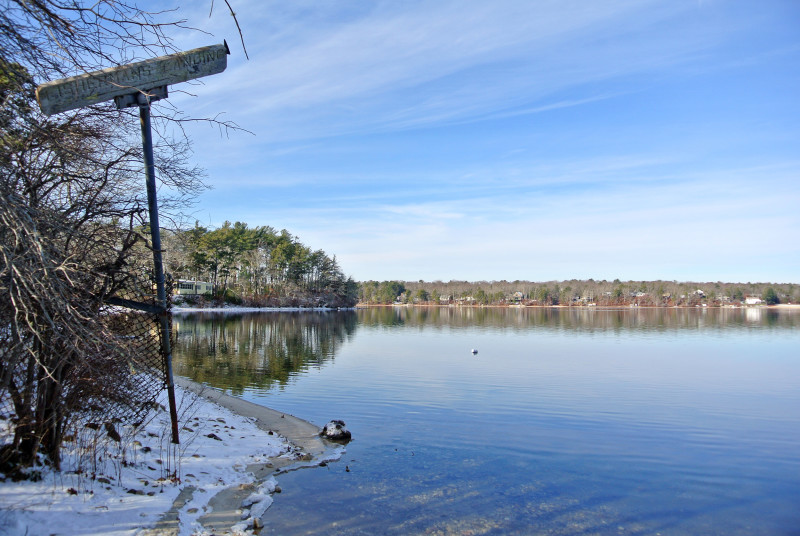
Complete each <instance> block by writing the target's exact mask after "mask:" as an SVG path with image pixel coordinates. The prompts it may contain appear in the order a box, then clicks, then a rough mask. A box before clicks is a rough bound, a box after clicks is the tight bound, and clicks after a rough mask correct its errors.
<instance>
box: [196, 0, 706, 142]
mask: <svg viewBox="0 0 800 536" xmlns="http://www.w3.org/2000/svg"><path fill="white" fill-rule="evenodd" d="M200 5H201V7H202V6H205V3H201V4H200ZM691 8H692V6H691V5H687V4H684V3H681V2H674V3H669V4H667V5H665V4H664V3H660V2H655V1H651V0H637V1H634V0H617V1H612V2H604V3H603V4H602V6H600V5H598V4H597V3H594V2H583V1H571V2H536V3H530V2H514V1H507V0H503V1H499V2H491V3H487V2H436V3H431V2H411V3H405V2H403V3H397V2H387V3H378V4H376V7H374V9H369V10H364V11H362V12H358V13H351V14H350V17H349V18H348V17H345V20H341V15H339V14H337V13H335V12H331V11H330V6H323V7H321V8H317V7H313V8H312V7H309V8H308V9H307V10H303V8H296V9H295V10H293V11H291V12H289V13H287V10H286V9H285V8H282V7H281V5H280V4H277V3H272V2H264V3H255V4H254V3H252V2H244V3H242V5H241V7H239V8H238V16H239V18H240V22H242V26H243V30H244V32H245V38H246V42H248V44H249V46H248V49H249V51H250V53H251V61H249V62H246V61H242V59H241V57H239V58H237V59H235V60H234V59H232V60H231V66H230V67H229V69H228V71H227V72H226V73H224V74H223V75H220V76H218V77H215V78H210V79H207V80H206V81H205V84H206V86H207V87H206V88H204V91H203V94H204V95H203V98H204V99H211V102H209V103H206V104H204V106H211V107H217V108H218V107H219V105H220V102H219V101H218V100H216V99H214V98H213V97H212V96H213V95H219V96H222V97H223V98H224V99H225V100H226V101H227V102H231V103H235V104H236V105H237V109H238V110H245V111H246V112H245V114H244V115H245V118H242V122H243V123H244V124H245V126H247V125H248V123H250V120H252V119H254V118H255V117H258V118H259V122H261V121H263V124H264V125H269V128H268V129H265V130H261V129H257V128H256V130H258V131H259V132H258V134H259V136H261V137H262V138H261V139H262V142H263V141H264V140H265V139H266V140H268V141H276V140H286V139H301V138H309V137H312V138H313V137H324V136H330V135H333V134H341V133H354V132H367V131H374V130H386V129H390V130H391V129H398V128H411V127H418V126H420V125H425V124H436V123H441V122H458V121H465V120H470V119H472V118H485V117H487V116H491V115H493V114H498V115H499V116H502V114H504V113H536V112H540V111H546V110H551V109H553V108H554V107H564V106H578V105H582V104H585V103H587V102H593V101H595V100H597V99H602V98H607V96H608V94H609V92H608V91H601V92H599V93H594V92H592V91H589V92H588V93H585V94H584V95H583V96H582V97H579V98H567V99H555V100H553V99H551V102H543V101H542V99H546V98H548V97H550V96H552V95H554V94H556V93H557V92H559V91H562V90H565V89H569V88H575V87H580V86H585V85H586V84H589V83H592V82H597V81H602V80H610V79H618V78H623V77H627V76H632V75H643V74H645V73H648V72H653V71H654V70H657V69H660V68H664V66H673V65H680V64H682V63H686V62H689V61H691V60H692V59H693V58H694V56H695V55H696V54H698V53H700V52H702V51H703V50H704V49H705V48H706V47H708V46H709V45H710V43H709V35H708V32H705V31H693V32H682V33H681V34H679V35H678V34H674V33H671V32H669V31H665V28H664V25H667V24H668V23H669V21H670V20H671V19H672V18H674V17H675V16H677V15H678V14H680V13H681V12H683V11H685V10H687V9H691ZM216 9H217V10H219V9H220V7H219V6H217V8H216ZM317 9H320V10H321V12H322V13H323V15H325V14H327V16H329V17H330V20H326V19H324V18H323V17H322V16H320V15H319V14H318V13H315V11H316V10H317ZM206 10H207V7H206V8H204V9H202V10H199V11H198V12H197V15H198V17H197V19H196V20H193V21H192V22H193V23H195V24H201V23H205V24H204V25H206V26H208V29H211V27H210V22H206V21H207V20H208V19H207V18H206V13H205V12H206ZM251 14H254V15H253V16H251ZM219 15H220V14H219V13H217V16H216V17H215V19H211V20H212V21H215V22H216V21H217V20H218V19H219ZM265 22H266V23H267V24H266V26H267V27H266V28H263V25H264V23H265ZM229 26H230V24H228V25H227V30H228V31H230V27H229ZM284 26H285V27H284ZM276 30H277V31H276ZM270 31H273V32H275V34H274V35H273V34H271V33H270ZM229 41H230V39H229ZM634 41H635V43H636V46H635V47H632V46H631V44H632V42H634ZM612 93H613V92H612ZM514 108H524V110H519V111H518V112H510V111H509V110H511V109H514ZM234 115H235V114H234ZM234 119H236V118H235V117H234Z"/></svg>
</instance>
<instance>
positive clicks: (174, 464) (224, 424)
mask: <svg viewBox="0 0 800 536" xmlns="http://www.w3.org/2000/svg"><path fill="white" fill-rule="evenodd" d="M176 391H177V392H176V395H177V399H178V405H179V422H180V425H181V430H180V434H181V444H180V445H177V446H176V445H172V444H171V443H170V420H169V414H168V412H166V411H164V410H163V408H158V409H156V410H154V412H152V413H151V415H150V418H149V420H148V421H147V422H146V423H145V424H144V425H142V426H140V427H139V428H138V429H136V431H133V430H132V429H131V428H124V429H120V434H121V435H122V440H121V441H120V442H117V441H114V440H112V439H111V438H109V437H108V435H107V434H106V432H105V430H104V429H103V428H101V429H100V430H91V429H83V430H81V432H80V434H78V437H76V438H74V439H72V438H70V440H69V441H65V444H64V451H63V452H64V454H63V461H62V471H61V472H58V473H57V472H54V471H52V470H50V469H49V468H47V467H44V468H38V469H39V470H40V471H41V480H39V481H38V482H33V481H30V480H28V481H22V482H12V481H11V480H10V479H7V480H5V481H0V534H2V535H9V536H18V535H19V536H22V535H31V534H54V535H61V536H68V535H73V536H77V535H99V534H104V535H115V536H133V535H136V534H140V533H142V532H145V533H146V529H147V528H148V527H153V526H154V524H155V523H156V522H158V521H159V520H160V519H161V518H162V516H163V515H164V514H165V513H166V512H168V511H169V510H170V509H171V508H173V503H174V502H175V499H176V498H177V497H178V495H179V493H180V492H181V491H182V490H186V489H187V488H193V490H194V493H192V494H191V496H190V498H189V500H188V502H186V504H182V505H179V507H178V510H177V517H178V523H177V524H176V528H177V533H178V534H180V535H181V536H188V535H194V534H197V535H203V534H210V532H209V531H207V530H206V529H204V528H203V527H202V526H201V525H200V524H199V522H198V520H199V519H200V518H201V517H202V516H203V515H204V514H206V513H207V512H208V511H209V510H210V502H211V501H212V499H213V498H214V497H215V496H216V495H217V494H219V493H220V492H221V491H223V490H226V489H229V488H232V487H238V486H240V485H253V484H255V488H254V492H253V494H252V495H251V496H250V497H249V498H248V499H247V500H245V501H244V503H242V505H241V507H240V508H241V509H242V513H241V516H240V517H241V519H242V522H241V523H238V524H236V525H234V526H233V527H232V528H231V529H230V530H229V531H228V533H230V534H252V530H251V528H252V526H253V523H252V519H253V518H254V517H256V518H257V517H260V515H261V514H263V512H264V511H265V510H266V509H267V508H268V507H269V506H270V505H271V504H272V495H271V494H272V493H273V492H274V491H275V486H276V481H275V479H274V477H273V476H269V477H267V478H266V479H263V480H261V481H259V482H255V476H254V475H253V473H252V472H250V471H249V470H248V466H251V467H252V466H253V464H263V465H267V464H270V463H271V460H272V461H275V458H276V457H289V458H293V457H296V456H297V452H296V449H295V448H294V447H293V446H292V445H291V444H290V443H289V442H287V441H286V440H285V439H284V438H282V437H279V436H278V435H275V434H271V433H270V432H268V431H265V430H261V429H259V428H258V427H257V426H256V424H255V423H254V420H255V419H252V418H244V417H241V416H238V415H235V414H233V413H231V412H230V411H228V410H227V409H225V408H223V407H221V406H219V405H216V404H214V403H212V402H210V401H208V400H206V399H205V398H203V397H200V396H197V395H195V394H194V393H191V392H189V391H187V390H184V389H182V388H180V387H178V386H176ZM165 405H166V402H164V401H163V400H162V406H165ZM7 436H8V421H0V441H3V440H4V439H3V438H4V437H7ZM268 467H269V466H268ZM237 512H238V509H237ZM216 533H217V534H218V533H219V532H216Z"/></svg>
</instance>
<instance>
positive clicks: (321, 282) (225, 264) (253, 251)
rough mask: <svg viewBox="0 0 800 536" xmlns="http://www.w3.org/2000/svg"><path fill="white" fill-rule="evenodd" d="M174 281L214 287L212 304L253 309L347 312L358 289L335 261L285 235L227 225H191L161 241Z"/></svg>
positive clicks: (267, 229) (282, 232)
mask: <svg viewBox="0 0 800 536" xmlns="http://www.w3.org/2000/svg"><path fill="white" fill-rule="evenodd" d="M164 244H165V249H166V252H165V263H166V268H167V271H168V272H169V273H170V274H171V276H172V277H173V279H175V280H178V279H186V280H193V281H207V282H210V283H212V284H213V286H214V292H213V295H212V296H209V298H211V299H216V300H221V301H225V302H228V303H234V304H240V305H253V306H274V307H286V306H305V307H308V306H328V307H351V306H353V305H354V304H355V302H356V297H357V285H356V283H355V282H354V281H353V280H352V279H351V278H349V277H347V276H345V275H344V273H343V272H342V269H341V267H340V266H339V263H338V261H337V260H336V257H335V256H333V257H329V256H328V255H327V254H326V253H325V252H324V251H322V250H312V249H311V248H309V247H308V246H305V245H304V244H303V243H301V242H300V240H298V238H297V237H295V236H293V235H292V234H290V233H289V232H288V231H286V230H282V231H276V230H275V229H273V228H272V227H269V226H258V227H249V226H248V225H247V224H246V223H243V222H235V223H231V222H229V221H226V222H225V223H224V224H223V225H222V226H221V227H218V228H216V229H209V228H207V227H203V226H201V225H200V224H199V223H195V226H194V227H193V228H191V229H186V230H181V231H173V232H170V233H168V234H167V236H166V237H165V238H164Z"/></svg>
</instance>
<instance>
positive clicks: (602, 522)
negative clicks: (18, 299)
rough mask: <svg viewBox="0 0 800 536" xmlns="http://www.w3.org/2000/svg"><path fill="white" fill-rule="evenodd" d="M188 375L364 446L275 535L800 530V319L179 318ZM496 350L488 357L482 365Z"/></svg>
mask: <svg viewBox="0 0 800 536" xmlns="http://www.w3.org/2000/svg"><path fill="white" fill-rule="evenodd" d="M175 326H176V327H177V332H178V335H177V344H176V348H175V364H174V367H175V373H176V374H179V375H182V376H186V377H189V378H192V379H194V380H196V381H200V382H205V383H207V384H209V385H213V386H215V387H220V388H223V389H225V390H226V391H227V392H228V393H230V394H233V395H235V396H240V397H242V398H245V399H247V400H250V401H252V402H256V403H259V404H263V405H265V406H269V407H271V408H274V409H277V410H279V411H285V412H288V413H291V414H293V415H296V416H298V417H301V418H304V419H307V420H309V421H311V422H314V423H316V424H318V425H320V426H321V425H322V424H324V423H325V422H327V421H328V420H330V419H334V418H338V419H343V420H344V421H346V422H347V426H348V428H349V429H350V430H351V431H352V432H353V436H354V441H352V442H351V443H350V444H349V445H348V446H347V452H346V453H345V454H344V456H343V457H342V459H341V460H340V461H338V462H336V463H331V464H329V465H327V466H326V467H319V468H315V469H310V470H301V471H295V472H292V473H288V474H283V475H281V476H280V477H279V483H280V485H281V487H282V488H283V493H282V494H280V495H276V496H275V499H276V500H275V503H274V504H273V505H272V507H271V508H270V509H269V510H268V511H267V514H266V516H265V518H264V521H265V524H266V527H265V529H264V530H263V531H262V532H261V534H284V535H285V534H435V535H450V534H463V535H477V534H617V535H618V534H664V535H667V534H686V535H689V534H691V535H696V534H725V535H730V534H800V351H799V350H800V313H798V312H796V311H795V312H792V311H776V310H767V309H757V308H751V309H721V310H717V309H712V310H708V309H698V310H695V309H691V310H689V309H625V310H592V309H587V308H583V309H578V310H575V309H573V310H569V309H492V308H485V309H473V308H469V309H459V308H446V307H445V308H370V309H365V310H357V311H348V312H331V313H260V314H226V315H214V314H209V313H203V314H179V315H176V317H175ZM473 348H474V349H477V350H478V353H477V354H476V355H473V354H472V353H471V350H472V349H473Z"/></svg>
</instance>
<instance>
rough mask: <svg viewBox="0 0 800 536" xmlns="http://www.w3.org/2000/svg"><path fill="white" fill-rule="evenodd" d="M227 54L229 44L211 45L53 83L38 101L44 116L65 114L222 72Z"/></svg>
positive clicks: (38, 91) (39, 93) (39, 90)
mask: <svg viewBox="0 0 800 536" xmlns="http://www.w3.org/2000/svg"><path fill="white" fill-rule="evenodd" d="M228 54H230V51H229V50H228V46H227V45H226V44H222V45H211V46H207V47H201V48H195V49H193V50H187V51H185V52H178V53H177V54H170V55H168V56H160V57H158V58H153V59H149V60H145V61H140V62H137V63H129V64H127V65H123V66H121V67H112V68H109V69H103V70H101V71H95V72H92V73H86V74H82V75H78V76H72V77H70V78H63V79H61V80H54V81H53V82H47V83H44V84H42V85H40V86H39V87H38V88H36V99H37V100H38V101H39V107H40V108H41V109H42V112H43V113H44V114H45V115H53V114H56V113H59V112H66V111H68V110H74V109H76V108H81V107H83V106H88V105H90V104H97V103H99V102H103V101H107V100H111V99H113V98H114V97H119V96H122V95H128V94H131V93H136V92H140V91H144V92H146V91H147V90H150V89H153V88H156V87H161V86H168V85H171V84H177V83H180V82H186V81H188V80H193V79H195V78H200V77H203V76H209V75H212V74H217V73H221V72H222V71H224V70H225V68H226V67H227V66H228Z"/></svg>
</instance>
